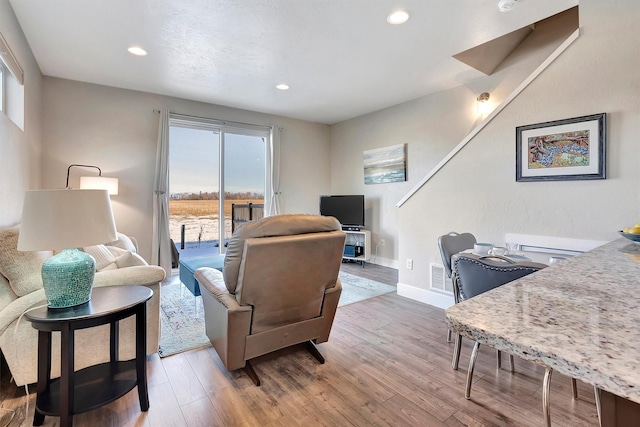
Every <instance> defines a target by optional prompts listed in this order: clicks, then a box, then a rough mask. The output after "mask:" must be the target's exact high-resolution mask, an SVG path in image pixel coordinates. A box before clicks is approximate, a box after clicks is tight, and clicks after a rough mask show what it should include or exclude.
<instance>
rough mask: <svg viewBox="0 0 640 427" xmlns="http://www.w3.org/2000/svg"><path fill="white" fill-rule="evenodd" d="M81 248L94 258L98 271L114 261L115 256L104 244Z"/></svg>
mask: <svg viewBox="0 0 640 427" xmlns="http://www.w3.org/2000/svg"><path fill="white" fill-rule="evenodd" d="M82 250H83V251H84V252H86V253H88V254H89V255H91V256H92V257H93V258H94V259H95V260H96V271H100V270H102V269H104V268H105V267H106V266H108V265H109V264H111V263H114V262H116V257H115V256H113V254H112V253H111V251H110V250H109V249H107V247H106V246H105V245H95V246H87V247H85V248H82Z"/></svg>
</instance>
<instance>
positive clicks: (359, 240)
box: [342, 227, 371, 268]
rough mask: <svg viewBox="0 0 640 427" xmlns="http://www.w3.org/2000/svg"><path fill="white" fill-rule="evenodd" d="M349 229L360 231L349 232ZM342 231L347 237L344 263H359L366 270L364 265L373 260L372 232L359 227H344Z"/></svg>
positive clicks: (343, 257)
mask: <svg viewBox="0 0 640 427" xmlns="http://www.w3.org/2000/svg"><path fill="white" fill-rule="evenodd" d="M349 228H358V230H349ZM342 231H344V232H345V234H346V235H347V238H346V239H345V241H344V246H345V249H344V253H343V256H342V261H345V260H346V261H355V262H359V263H361V264H362V267H363V268H364V263H365V262H367V261H369V259H370V258H371V232H370V231H369V230H361V229H359V227H343V229H342Z"/></svg>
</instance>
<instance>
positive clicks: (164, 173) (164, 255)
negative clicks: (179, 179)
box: [151, 110, 171, 276]
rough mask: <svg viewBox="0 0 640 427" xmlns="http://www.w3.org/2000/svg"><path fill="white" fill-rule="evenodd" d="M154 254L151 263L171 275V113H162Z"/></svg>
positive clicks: (155, 200)
mask: <svg viewBox="0 0 640 427" xmlns="http://www.w3.org/2000/svg"><path fill="white" fill-rule="evenodd" d="M152 243H153V252H152V254H151V262H152V263H153V264H156V265H159V266H160V267H162V268H164V271H165V272H166V273H167V275H168V276H170V275H171V240H170V237H169V111H168V110H162V111H160V123H159V126H158V152H157V154H156V174H155V181H154V185H153V242H152Z"/></svg>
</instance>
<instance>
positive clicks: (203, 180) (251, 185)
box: [169, 116, 269, 258]
mask: <svg viewBox="0 0 640 427" xmlns="http://www.w3.org/2000/svg"><path fill="white" fill-rule="evenodd" d="M201 120H206V119H201ZM201 120H198V119H194V118H185V117H184V116H180V117H177V118H176V117H172V118H171V119H170V127H169V189H170V198H169V222H170V235H171V239H172V240H173V241H174V243H175V244H176V246H177V248H178V249H179V251H180V252H181V257H182V258H189V257H194V256H205V255H211V254H216V253H224V248H225V243H226V242H227V241H228V239H229V238H230V237H231V233H232V232H233V230H234V229H235V228H236V227H237V226H239V225H240V224H241V223H243V222H245V221H246V220H250V219H256V218H258V217H262V213H263V206H264V198H265V194H266V186H267V185H266V184H267V175H266V171H267V170H269V167H268V165H267V159H268V158H269V156H268V155H267V151H268V144H267V143H268V141H269V130H268V128H262V129H255V127H248V128H242V127H238V126H237V124H235V125H234V126H229V125H225V124H224V123H218V122H214V121H209V120H206V121H205V122H203V121H201Z"/></svg>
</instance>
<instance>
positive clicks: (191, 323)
mask: <svg viewBox="0 0 640 427" xmlns="http://www.w3.org/2000/svg"><path fill="white" fill-rule="evenodd" d="M340 281H341V282H342V294H341V295H340V302H339V303H338V307H342V306H344V305H348V304H353V303H355V302H358V301H363V300H366V299H369V298H373V297H376V296H379V295H384V294H388V293H390V292H395V291H396V288H395V286H389V285H386V284H384V283H380V282H376V281H375V280H369V279H365V278H362V277H358V276H355V275H353V274H349V273H345V272H342V271H341V272H340ZM181 287H182V285H181V284H180V283H174V284H171V285H165V286H163V287H162V291H161V298H160V320H161V327H162V332H161V334H160V349H159V350H158V353H159V354H160V357H166V356H170V355H172V354H176V353H180V352H183V351H187V350H192V349H194V348H199V347H205V346H210V345H211V343H210V342H209V338H207V335H206V334H205V331H204V308H203V307H202V298H201V297H198V298H194V296H193V294H191V292H189V291H188V290H186V289H183V291H182V295H181V292H180V288H181Z"/></svg>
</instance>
